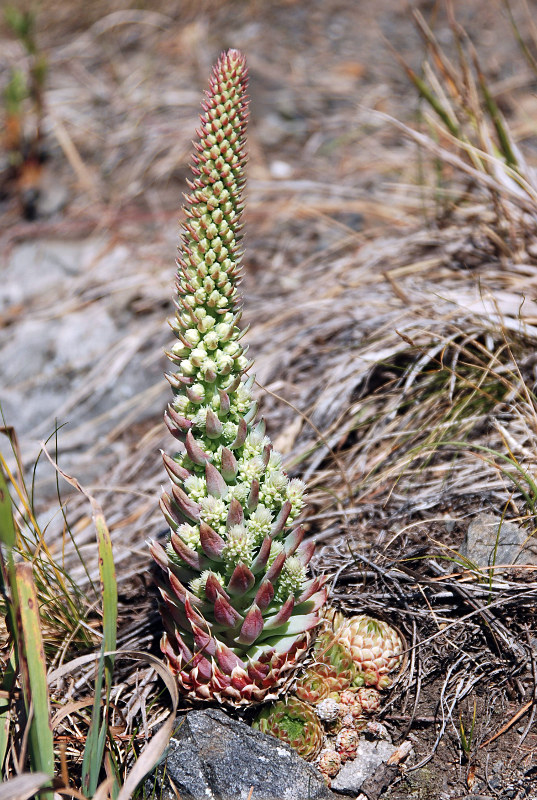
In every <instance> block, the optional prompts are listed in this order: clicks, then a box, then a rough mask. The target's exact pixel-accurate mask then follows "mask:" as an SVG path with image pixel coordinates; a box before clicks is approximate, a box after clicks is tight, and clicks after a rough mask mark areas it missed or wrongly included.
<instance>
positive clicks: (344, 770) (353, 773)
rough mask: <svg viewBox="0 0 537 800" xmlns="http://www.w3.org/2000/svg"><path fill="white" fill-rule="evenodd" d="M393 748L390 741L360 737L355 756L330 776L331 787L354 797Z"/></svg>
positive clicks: (387, 757) (390, 753)
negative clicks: (333, 776) (334, 774)
mask: <svg viewBox="0 0 537 800" xmlns="http://www.w3.org/2000/svg"><path fill="white" fill-rule="evenodd" d="M395 750H396V747H395V746H394V745H393V744H390V742H385V741H382V740H381V741H374V742H371V741H369V740H368V739H360V744H359V745H358V752H357V753H356V758H355V759H353V760H352V761H347V762H346V763H345V764H343V766H342V767H341V769H340V771H339V772H338V774H337V775H336V777H335V778H332V789H333V790H334V791H335V792H341V794H350V795H352V796H353V797H356V795H357V794H358V793H359V791H360V787H361V786H362V784H363V783H365V781H366V780H367V779H368V778H370V777H371V776H372V775H373V774H374V773H375V771H376V770H377V769H378V767H380V766H381V765H382V764H385V763H386V761H387V760H388V759H389V757H390V756H391V755H392V753H394V752H395Z"/></svg>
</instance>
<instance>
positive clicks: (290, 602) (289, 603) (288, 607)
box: [265, 594, 295, 630]
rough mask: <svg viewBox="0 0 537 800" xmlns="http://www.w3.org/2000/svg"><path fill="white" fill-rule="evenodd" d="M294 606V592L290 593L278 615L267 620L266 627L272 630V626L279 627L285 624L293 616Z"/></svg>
mask: <svg viewBox="0 0 537 800" xmlns="http://www.w3.org/2000/svg"><path fill="white" fill-rule="evenodd" d="M294 607H295V598H294V597H293V595H292V594H290V595H289V597H288V598H287V600H286V601H285V603H284V604H283V606H282V607H281V608H280V610H279V611H278V613H277V614H276V616H274V617H272V618H271V619H269V620H267V621H266V622H265V629H266V630H271V629H272V628H279V627H280V625H283V624H284V623H285V622H287V621H288V620H289V619H290V618H291V615H292V613H293V608H294Z"/></svg>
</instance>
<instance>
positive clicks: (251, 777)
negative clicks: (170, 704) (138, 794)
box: [157, 709, 335, 800]
mask: <svg viewBox="0 0 537 800" xmlns="http://www.w3.org/2000/svg"><path fill="white" fill-rule="evenodd" d="M165 774H166V776H167V777H169V778H170V779H171V781H172V782H173V785H174V787H175V790H176V791H175V792H174V791H173V790H172V788H171V787H170V786H169V785H167V786H166V783H167V781H165V780H164V781H163V784H164V785H163V786H162V787H161V788H162V795H160V794H157V796H162V798H163V799H164V800H177V793H178V795H179V797H180V798H181V800H202V798H203V800H248V798H249V797H251V800H331V799H332V800H335V797H334V795H333V793H332V792H331V791H330V790H329V789H328V788H327V786H326V785H325V783H324V781H323V778H322V776H321V774H320V773H319V772H318V770H316V769H315V767H313V766H312V765H311V764H308V763H307V762H306V761H304V760H303V759H302V758H300V757H299V756H298V755H297V753H296V752H295V751H294V750H293V749H292V748H291V747H289V746H288V745H286V744H284V743H283V742H281V741H279V740H278V739H275V738H273V737H272V736H267V735H266V734H264V733H261V732H260V731H256V730H253V729H252V728H250V727H249V726H248V725H245V724H244V723H243V722H239V721H237V720H234V719H231V718H230V717H228V716H227V715H226V714H224V713H223V712H222V711H220V710H219V709H207V710H203V711H190V712H189V713H188V714H186V715H185V717H184V718H183V721H182V723H181V724H180V726H179V728H178V729H177V731H176V733H175V735H174V737H173V738H172V739H171V741H170V748H169V752H168V756H167V759H166V763H165ZM250 792H251V795H250Z"/></svg>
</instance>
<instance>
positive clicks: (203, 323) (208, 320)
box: [198, 315, 214, 333]
mask: <svg viewBox="0 0 537 800" xmlns="http://www.w3.org/2000/svg"><path fill="white" fill-rule="evenodd" d="M211 328H214V317H211V316H210V315H207V316H206V317H203V319H201V320H200V321H199V324H198V329H199V330H200V331H201V332H202V333H207V331H210V330H211Z"/></svg>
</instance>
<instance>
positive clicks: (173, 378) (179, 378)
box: [164, 372, 192, 392]
mask: <svg viewBox="0 0 537 800" xmlns="http://www.w3.org/2000/svg"><path fill="white" fill-rule="evenodd" d="M164 377H165V378H166V380H167V381H168V383H169V384H170V386H171V387H172V389H173V390H174V391H175V392H180V391H182V390H183V386H184V385H185V384H189V383H192V378H186V377H185V376H184V375H170V373H169V372H166V374H165V375H164Z"/></svg>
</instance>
